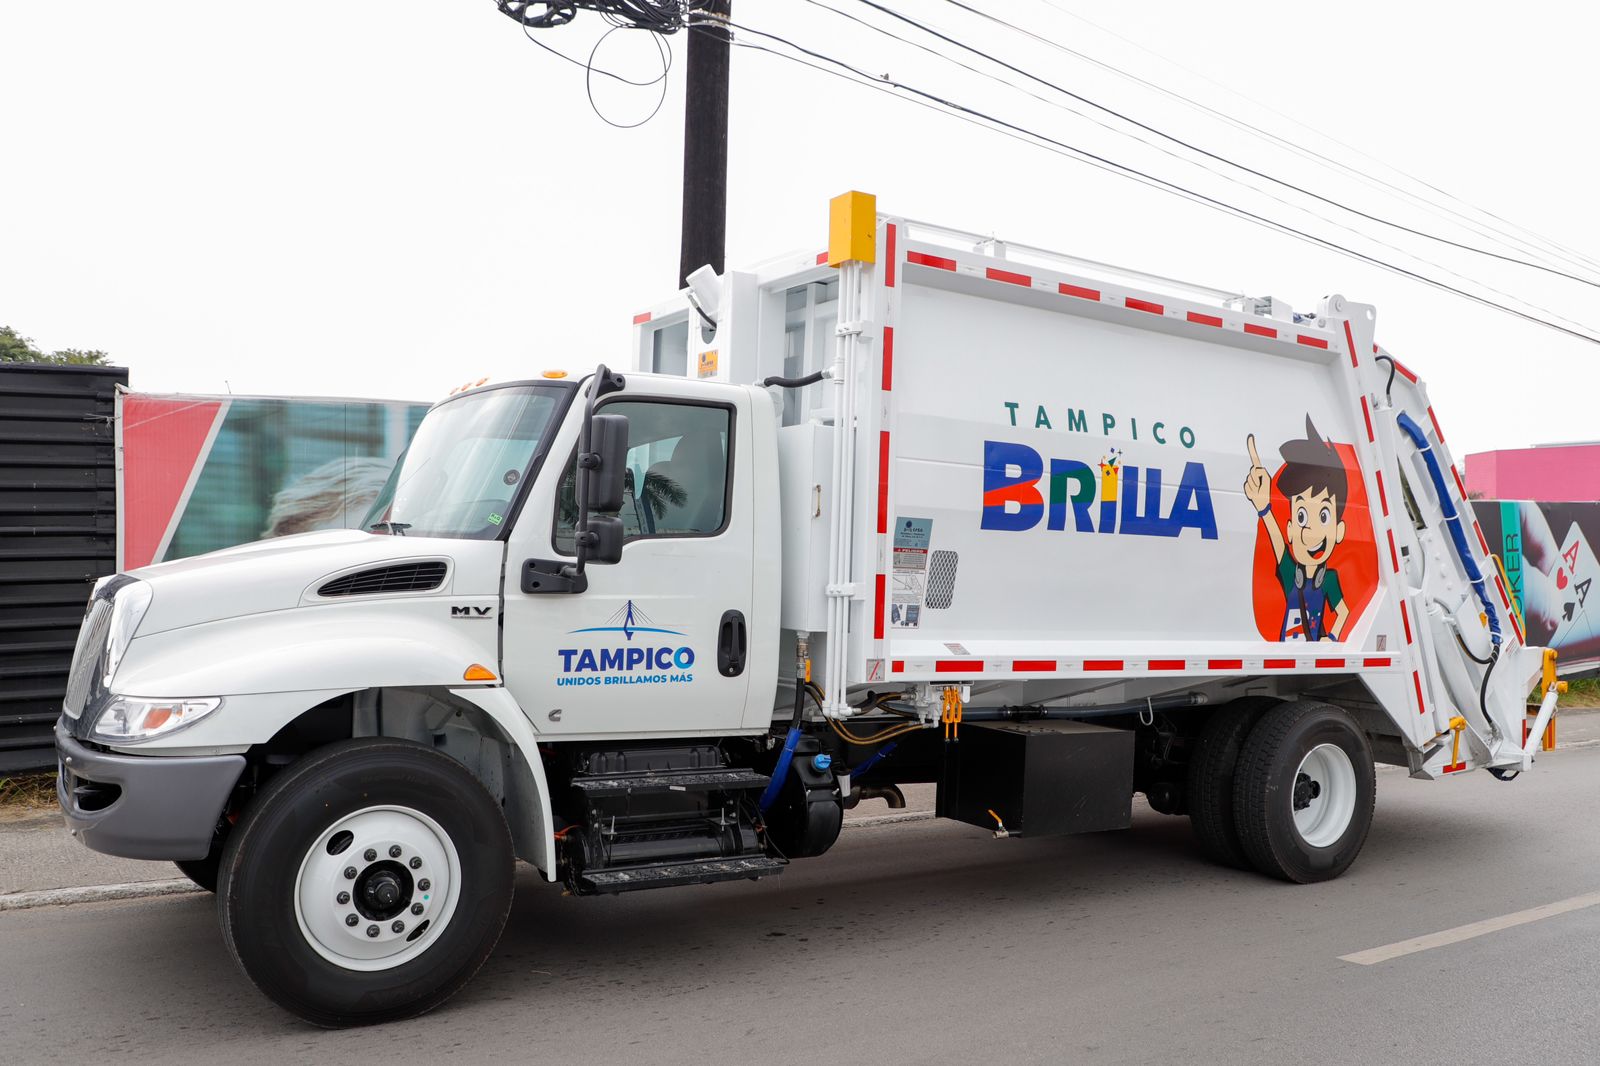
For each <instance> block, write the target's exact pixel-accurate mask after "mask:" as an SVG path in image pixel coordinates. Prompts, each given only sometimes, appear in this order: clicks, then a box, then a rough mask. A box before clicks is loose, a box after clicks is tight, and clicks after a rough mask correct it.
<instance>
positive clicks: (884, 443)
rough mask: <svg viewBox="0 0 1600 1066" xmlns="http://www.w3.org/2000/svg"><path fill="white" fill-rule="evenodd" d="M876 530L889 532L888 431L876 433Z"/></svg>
mask: <svg viewBox="0 0 1600 1066" xmlns="http://www.w3.org/2000/svg"><path fill="white" fill-rule="evenodd" d="M878 532H879V533H887V532H889V431H888V430H886V429H885V430H881V431H880V432H879V433H878Z"/></svg>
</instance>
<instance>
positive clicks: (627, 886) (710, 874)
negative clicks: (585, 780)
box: [578, 855, 784, 894]
mask: <svg viewBox="0 0 1600 1066" xmlns="http://www.w3.org/2000/svg"><path fill="white" fill-rule="evenodd" d="M783 867H784V863H781V862H779V861H778V860H777V859H769V858H767V857H766V856H764V855H750V856H746V857H744V858H739V859H703V860H700V861H698V862H674V863H662V864H659V865H655V866H634V867H630V868H627V869H622V870H595V871H593V872H585V873H582V874H579V875H578V885H579V887H580V889H581V890H582V891H583V892H584V893H585V894H587V893H591V892H592V893H617V892H636V891H638V890H640V889H645V888H675V887H677V886H679V885H709V884H714V883H716V882H718V881H740V880H750V881H754V880H756V879H757V878H760V877H767V876H769V875H771V874H776V873H782V872H783Z"/></svg>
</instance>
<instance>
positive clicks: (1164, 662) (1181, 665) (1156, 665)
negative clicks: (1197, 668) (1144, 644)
mask: <svg viewBox="0 0 1600 1066" xmlns="http://www.w3.org/2000/svg"><path fill="white" fill-rule="evenodd" d="M1188 665H1189V661H1188V660H1187V659H1151V660H1150V669H1152V670H1183V669H1185V668H1187V667H1188Z"/></svg>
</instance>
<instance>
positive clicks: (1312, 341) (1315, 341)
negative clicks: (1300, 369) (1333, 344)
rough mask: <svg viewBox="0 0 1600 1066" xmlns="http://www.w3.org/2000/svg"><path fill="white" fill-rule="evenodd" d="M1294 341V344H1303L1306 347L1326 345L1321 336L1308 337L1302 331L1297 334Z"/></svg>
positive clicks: (1324, 346) (1323, 346) (1322, 346)
mask: <svg viewBox="0 0 1600 1066" xmlns="http://www.w3.org/2000/svg"><path fill="white" fill-rule="evenodd" d="M1294 342H1295V343H1296V344H1304V345H1305V346H1307V347H1308V348H1326V347H1327V346H1328V342H1327V341H1325V340H1323V339H1322V338H1321V337H1308V336H1306V335H1305V334H1304V333H1301V334H1297V335H1296V336H1295V339H1294Z"/></svg>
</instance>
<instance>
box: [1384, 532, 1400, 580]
mask: <svg viewBox="0 0 1600 1066" xmlns="http://www.w3.org/2000/svg"><path fill="white" fill-rule="evenodd" d="M1384 532H1386V533H1388V534H1389V561H1390V562H1391V563H1393V564H1394V572H1395V573H1397V574H1398V573H1399V572H1400V554H1399V553H1398V552H1396V551H1395V550H1394V530H1392V529H1388V530H1385V531H1384Z"/></svg>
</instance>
